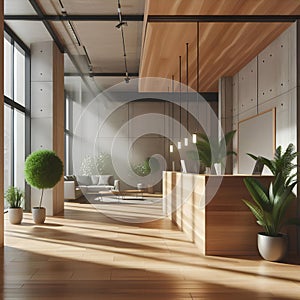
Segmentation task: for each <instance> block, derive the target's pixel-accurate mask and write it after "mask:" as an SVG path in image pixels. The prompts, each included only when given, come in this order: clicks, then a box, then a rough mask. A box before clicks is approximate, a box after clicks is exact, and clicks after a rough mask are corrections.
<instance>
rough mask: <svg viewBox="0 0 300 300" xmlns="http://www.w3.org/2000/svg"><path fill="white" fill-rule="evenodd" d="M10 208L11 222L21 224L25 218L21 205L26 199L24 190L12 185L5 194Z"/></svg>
mask: <svg viewBox="0 0 300 300" xmlns="http://www.w3.org/2000/svg"><path fill="white" fill-rule="evenodd" d="M4 198H5V199H6V201H7V203H8V205H9V208H8V219H9V222H10V223H11V224H21V222H22V219H23V208H22V207H21V205H22V202H23V200H24V192H23V191H22V190H21V189H19V188H17V187H14V186H10V187H9V188H8V189H7V191H6V192H5V194H4Z"/></svg>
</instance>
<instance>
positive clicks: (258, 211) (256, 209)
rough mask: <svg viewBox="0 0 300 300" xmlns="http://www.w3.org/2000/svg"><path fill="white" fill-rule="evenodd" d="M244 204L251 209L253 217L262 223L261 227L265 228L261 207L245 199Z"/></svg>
mask: <svg viewBox="0 0 300 300" xmlns="http://www.w3.org/2000/svg"><path fill="white" fill-rule="evenodd" d="M243 202H244V203H245V204H246V205H247V206H248V207H249V208H250V210H251V211H252V213H253V215H254V216H255V218H256V219H257V221H258V222H260V223H259V224H260V225H261V226H265V222H264V215H263V211H262V209H261V208H260V207H259V206H257V205H255V204H254V203H252V202H250V201H248V200H245V199H243Z"/></svg>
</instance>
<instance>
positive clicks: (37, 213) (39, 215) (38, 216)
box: [32, 207, 46, 224]
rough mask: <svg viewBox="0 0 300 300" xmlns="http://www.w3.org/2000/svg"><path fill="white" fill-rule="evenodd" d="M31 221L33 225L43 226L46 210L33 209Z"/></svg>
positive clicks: (41, 208) (43, 208)
mask: <svg viewBox="0 0 300 300" xmlns="http://www.w3.org/2000/svg"><path fill="white" fill-rule="evenodd" d="M32 219H33V222H34V223H35V224H44V222H45V220H46V208H45V207H33V208H32Z"/></svg>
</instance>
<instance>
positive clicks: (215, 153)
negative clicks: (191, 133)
mask: <svg viewBox="0 0 300 300" xmlns="http://www.w3.org/2000/svg"><path fill="white" fill-rule="evenodd" d="M235 132H236V130H232V131H230V132H227V133H226V134H225V135H224V137H223V138H222V139H221V140H216V139H209V137H208V136H207V135H206V134H205V133H197V137H199V139H198V140H197V142H196V146H197V149H198V155H199V159H200V161H201V163H202V164H203V165H204V166H205V167H206V168H212V167H214V168H215V170H216V173H217V175H220V174H221V170H222V168H223V169H224V168H225V163H224V160H225V158H226V157H227V156H228V155H236V152H234V151H227V147H228V145H229V143H230V142H231V141H232V139H233V137H234V134H235Z"/></svg>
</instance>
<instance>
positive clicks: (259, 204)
mask: <svg viewBox="0 0 300 300" xmlns="http://www.w3.org/2000/svg"><path fill="white" fill-rule="evenodd" d="M244 182H245V185H246V187H247V189H248V191H249V193H250V195H251V197H252V200H253V201H249V200H245V199H243V202H244V203H245V204H246V205H247V206H248V207H249V209H250V210H251V212H252V213H253V215H254V217H255V218H256V219H257V223H258V224H259V225H260V226H262V227H263V228H264V231H265V233H266V234H267V235H269V236H278V235H279V233H280V230H281V228H282V227H283V226H285V225H292V224H294V225H299V226H300V219H299V218H287V215H286V213H287V210H288V208H289V206H290V205H291V203H292V202H293V201H294V200H296V196H295V194H294V193H293V188H294V187H295V186H296V184H297V182H293V183H291V184H289V185H285V184H284V181H283V178H282V176H281V174H278V175H277V176H276V177H275V180H274V182H271V183H270V186H269V188H268V189H266V188H265V187H264V186H263V185H262V184H261V183H260V182H259V181H258V180H257V179H255V178H251V177H248V178H245V179H244Z"/></svg>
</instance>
